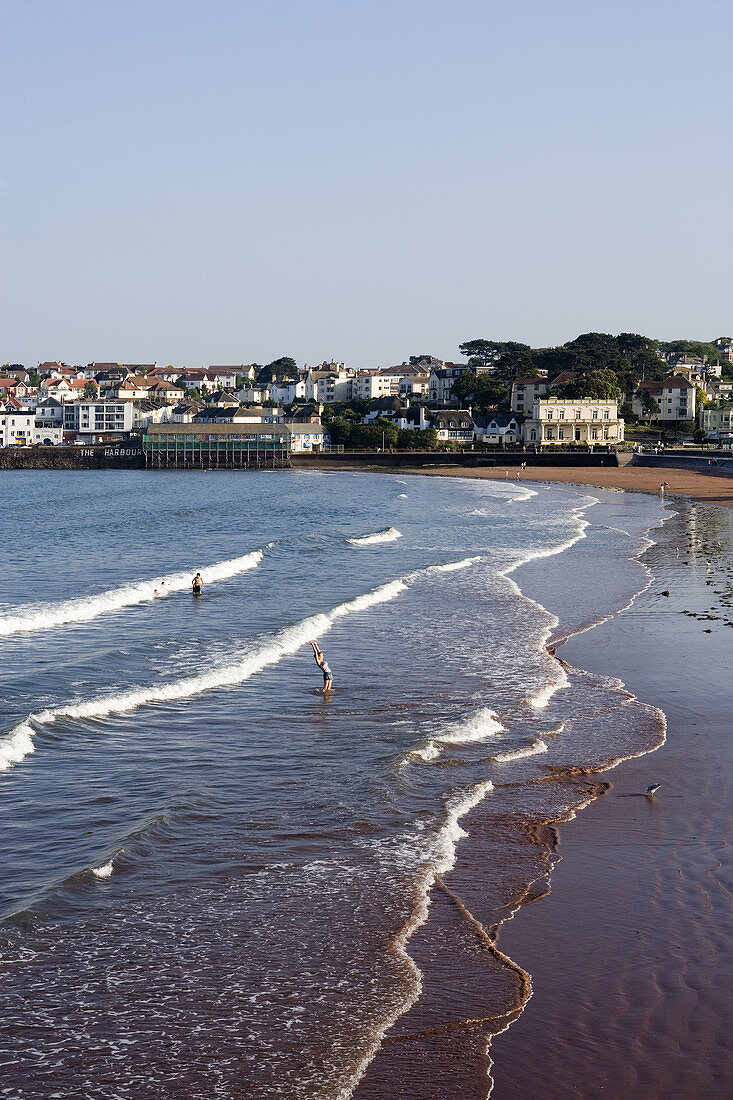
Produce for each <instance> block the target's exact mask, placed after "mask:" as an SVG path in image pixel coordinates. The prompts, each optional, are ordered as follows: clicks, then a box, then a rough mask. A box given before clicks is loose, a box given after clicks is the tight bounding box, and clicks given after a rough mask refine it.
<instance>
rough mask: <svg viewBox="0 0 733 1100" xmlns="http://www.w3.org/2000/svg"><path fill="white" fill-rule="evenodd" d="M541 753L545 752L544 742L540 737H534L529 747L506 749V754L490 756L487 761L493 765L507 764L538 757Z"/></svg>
mask: <svg viewBox="0 0 733 1100" xmlns="http://www.w3.org/2000/svg"><path fill="white" fill-rule="evenodd" d="M543 752H547V744H546V742H545V741H543V740H542V738H541V737H535V738H534V739H533V740H532V741H531V742H530V744H529V745H523V746H522V748H520V749H508V750H507V751H506V752H499V753H497V754H496V756H490V757H489V759H490V760H493V762H494V763H495V764H508V763H510V761H512V760H524V759H525V758H526V757H528V756H538V755H539V754H540V753H543Z"/></svg>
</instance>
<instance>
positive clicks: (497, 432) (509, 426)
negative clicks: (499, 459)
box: [473, 413, 522, 447]
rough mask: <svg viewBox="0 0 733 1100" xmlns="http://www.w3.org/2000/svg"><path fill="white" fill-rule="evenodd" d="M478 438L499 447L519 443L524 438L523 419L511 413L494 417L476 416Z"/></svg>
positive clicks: (474, 420) (474, 419)
mask: <svg viewBox="0 0 733 1100" xmlns="http://www.w3.org/2000/svg"><path fill="white" fill-rule="evenodd" d="M473 422H474V431H475V433H476V438H477V439H480V440H482V441H483V442H484V443H488V444H491V445H492V446H497V447H507V446H509V445H510V444H512V443H519V441H520V440H521V438H522V420H521V417H520V418H519V419H517V417H515V416H512V415H511V413H495V414H494V415H493V416H474V418H473Z"/></svg>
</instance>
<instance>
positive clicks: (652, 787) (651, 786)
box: [644, 783, 662, 798]
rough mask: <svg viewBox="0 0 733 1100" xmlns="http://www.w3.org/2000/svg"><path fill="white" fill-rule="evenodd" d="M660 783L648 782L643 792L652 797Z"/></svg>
mask: <svg viewBox="0 0 733 1100" xmlns="http://www.w3.org/2000/svg"><path fill="white" fill-rule="evenodd" d="M661 785H662V784H661V783H650V784H649V786H648V787H647V789H646V791H645V792H644V793H645V794H646V795H648V796H649V798H654V795H655V794H656V793H657V791H658V790H659V788H660V787H661Z"/></svg>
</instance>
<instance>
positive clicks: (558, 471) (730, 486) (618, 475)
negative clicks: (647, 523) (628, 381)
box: [403, 465, 733, 508]
mask: <svg viewBox="0 0 733 1100" xmlns="http://www.w3.org/2000/svg"><path fill="white" fill-rule="evenodd" d="M403 472H404V471H403ZM411 472H412V473H421V474H429V475H435V476H439V477H471V478H474V477H479V478H497V477H498V478H502V477H504V476H505V474H506V471H505V470H503V469H502V468H501V466H497V467H495V468H491V469H480V470H470V469H463V468H459V467H454V468H451V469H444V470H441V469H432V470H413V471H411ZM516 474H517V469H516V467H509V469H508V475H509V478H511V479H512V480H515V479H516ZM520 480H521V481H562V482H565V483H566V484H570V485H594V486H597V487H598V488H599V489H626V490H628V491H630V492H634V493H658V492H659V486H660V484H661V483H662V482H663V481H666V482H667V490H666V493H667V496H672V495H678V496H684V497H689V498H690V499H691V500H699V501H705V502H707V503H708V504H722V505H724V506H726V507H728V508H730V507H733V478H731V477H729V476H725V475H721V474H700V473H695V472H693V471H691V470H690V471H688V470H676V469H673V468H664V467H662V468H654V469H651V468H645V467H641V466H631V465H628V466H619V467H608V468H606V467H605V466H604V467H589V468H587V467H583V466H576V467H572V468H570V469H568V468H567V467H558V466H548V467H535V468H531V467H530V468H527V469H526V470H522V471H521V477H520Z"/></svg>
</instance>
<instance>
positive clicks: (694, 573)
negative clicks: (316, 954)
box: [491, 504, 733, 1100]
mask: <svg viewBox="0 0 733 1100" xmlns="http://www.w3.org/2000/svg"><path fill="white" fill-rule="evenodd" d="M672 507H673V508H674V504H673V505H672ZM732 534H733V523H732V517H731V516H730V514H729V513H727V512H723V511H722V510H721V509H718V508H700V507H696V506H695V505H691V506H687V507H685V506H680V512H679V515H678V516H677V517H674V518H673V519H671V520H670V521H669V523H668V524H667V525H665V528H664V529H663V531H662V532H656V533H654V537H655V538H656V539H657V543H656V545H655V546H654V547H652V548H651V550H650V551H648V553H647V555H646V561H647V562H648V564H649V565H650V566H651V568H652V569H653V571H654V575H655V579H654V582H653V583H652V585H651V586H650V588H649V589H648V590H647V591H646V592H645V593H643V594H642V595H641V596H640V597H638V598H637V600H636V601H635V602H634V604H633V605H632V607H631V608H629V609H627V610H626V611H624V612H623V613H622V614H620V615H618V616H616V617H615V618H614V619H612V620H610V621H609V622H608V623H605V624H603V625H601V626H599V627H596V628H595V629H593V630H592V631H590V632H588V633H587V634H581V635H578V636H576V637H575V638H572V639H571V640H570V641H569V642H568V643H566V644H565V645H564V646H563V647H562V649H561V652H562V655H563V656H564V657H565V658H566V659H567V660H568V661H570V662H571V663H573V664H575V665H576V666H581V667H584V668H587V669H589V670H591V671H598V672H604V673H611V674H614V675H618V676H620V677H621V679H623V681H624V682H625V684H626V686H627V687H628V688H629V689H630V690H632V691H634V692H635V693H636V694H637V695H638V696H639V697H640V698H641V699H644V700H646V701H648V702H650V703H653V704H654V705H656V706H659V707H661V708H662V709H663V710H664V712H665V714H666V716H667V722H668V730H667V740H666V743H665V744H664V745H663V746H662V747H661V748H660V749H658V750H656V752H654V753H652V754H648V755H645V756H641V757H638V758H636V759H634V760H630V761H626V762H625V763H623V764H621V765H619V766H618V767H617V768H615V769H613V770H611V771H610V772H607V773H604V774H603V778H604V779H607V780H609V781H610V783H611V788H610V790H609V791H608V793H607V794H606V795H605V796H604V797H602V798H599V799H597V800H596V801H595V802H593V803H592V804H591V805H590V806H589V807H588V808H587V809H586V810H584V811H583V812H582V813H580V814H578V815H577V817H576V818H575V819H574V820H573V821H572V822H569V823H567V824H565V825H561V826H560V828H559V838H560V843H559V847H558V849H557V853H558V855H559V856H560V861H559V862H558V863H557V864H556V866H555V868H554V871H553V874H552V879H551V891H550V894H549V896H547V897H545V898H543V899H541V900H540V901H538V902H537V904H536V905H533V906H529V907H526V908H524V909H522V910H520V912H519V914H518V915H517V916H516V917H515V919H514V920H513V921H512V922H510V923H509V924H507V925H505V926H504V927H503V928H502V930H501V934H500V945H501V947H502V949H503V950H504V951H506V952H507V953H508V954H509V955H510V956H511V957H512V958H513V959H514V960H516V961H519V962H521V965H522V966H523V967H525V968H526V969H527V970H529V971H530V973H531V974H532V981H533V989H534V993H533V996H532V998H531V1000H530V1001H529V1003H528V1005H527V1006H526V1008H525V1011H524V1013H523V1014H522V1017H521V1018H520V1019H519V1021H518V1022H517V1023H516V1024H515V1025H514V1026H513V1027H511V1028H510V1029H509V1030H508V1031H506V1032H505V1033H504V1034H503V1035H501V1036H499V1037H497V1038H496V1039H495V1040H494V1043H493V1045H492V1051H491V1053H492V1057H493V1059H494V1067H493V1070H492V1074H493V1077H494V1080H495V1082H496V1083H495V1088H494V1092H493V1096H495V1097H496V1098H501V1097H505V1096H515V1097H532V1096H543V1097H558V1098H559V1097H595V1096H600V1095H603V1096H609V1097H611V1096H612V1097H621V1096H624V1097H639V1098H641V1097H644V1098H648V1097H679V1098H682V1097H684V1098H687V1100H689V1098H691V1097H723V1096H729V1095H730V1091H731V1081H732V1080H733V1064H732V1061H731V1055H730V1044H729V1042H728V1024H729V1022H730V1018H731V997H730V986H731V971H732V970H733V967H732V965H731V958H730V954H729V952H728V950H727V946H726V945H727V944H729V943H730V937H731V934H733V908H732V905H731V902H732V898H731V885H732V884H731V865H730V859H729V856H728V855H727V851H728V849H727V845H728V841H729V834H730V818H731V814H730V810H731V790H730V784H729V782H728V781H727V779H726V778H725V777H727V776H728V775H729V774H730V767H731V762H732V756H733V747H732V746H731V741H730V733H729V725H730V723H729V714H728V707H727V703H726V702H725V699H726V696H727V691H726V686H725V685H726V680H727V670H728V669H729V668H730V666H731V661H732V660H733V630H732V629H731V627H733V613H732V611H731V604H730V599H731V588H730V585H731V578H732V577H733V560H732V557H731V549H732V547H731V535H732ZM665 592H668V593H669V595H668V596H666V595H665V594H664V593H665ZM527 594H529V595H533V594H534V593H532V592H531V591H529V592H528V593H527ZM656 783H658V784H660V789H659V791H658V792H657V793H656V795H655V796H653V797H647V796H645V794H644V792H645V791H646V789H647V787H648V786H649V785H650V784H656ZM529 1052H531V1055H532V1056H531V1058H528V1053H529Z"/></svg>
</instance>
